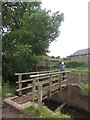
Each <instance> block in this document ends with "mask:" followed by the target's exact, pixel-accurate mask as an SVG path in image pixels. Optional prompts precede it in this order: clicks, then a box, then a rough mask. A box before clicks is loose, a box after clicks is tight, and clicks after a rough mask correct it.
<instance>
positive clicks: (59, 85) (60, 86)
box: [59, 75, 62, 91]
mask: <svg viewBox="0 0 90 120" xmlns="http://www.w3.org/2000/svg"><path fill="white" fill-rule="evenodd" d="M61 88H62V87H61V76H60V75H59V90H60V91H61Z"/></svg>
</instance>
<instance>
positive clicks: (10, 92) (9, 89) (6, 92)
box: [2, 81, 16, 99]
mask: <svg viewBox="0 0 90 120" xmlns="http://www.w3.org/2000/svg"><path fill="white" fill-rule="evenodd" d="M15 93H16V88H15V87H13V86H11V85H10V83H9V81H7V82H4V83H3V84H2V98H3V99H4V98H6V97H10V96H15Z"/></svg>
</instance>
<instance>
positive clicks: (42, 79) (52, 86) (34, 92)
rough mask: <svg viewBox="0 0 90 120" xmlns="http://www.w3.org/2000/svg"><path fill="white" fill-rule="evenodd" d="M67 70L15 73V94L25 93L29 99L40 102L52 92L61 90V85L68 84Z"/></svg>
mask: <svg viewBox="0 0 90 120" xmlns="http://www.w3.org/2000/svg"><path fill="white" fill-rule="evenodd" d="M69 72H70V71H64V72H60V71H59V70H53V71H40V72H29V73H16V74H15V75H16V76H17V81H16V84H17V89H16V92H17V95H18V96H22V95H23V94H27V95H29V96H30V100H31V101H33V102H35V101H38V104H41V103H42V100H43V99H45V98H47V97H48V98H50V97H51V95H52V94H54V93H56V92H58V91H61V90H62V89H63V86H67V85H68V82H69V81H68V77H69ZM63 73H64V74H63Z"/></svg>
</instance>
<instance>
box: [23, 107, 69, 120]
mask: <svg viewBox="0 0 90 120" xmlns="http://www.w3.org/2000/svg"><path fill="white" fill-rule="evenodd" d="M22 113H23V115H24V117H31V118H33V117H34V118H35V117H37V118H49V120H51V119H52V118H70V115H67V114H62V113H59V112H56V113H54V112H53V111H51V110H49V109H48V108H47V107H46V106H44V105H42V106H37V107H34V106H31V107H29V108H27V109H25V110H24V111H23V112H22ZM45 120H46V119H45Z"/></svg>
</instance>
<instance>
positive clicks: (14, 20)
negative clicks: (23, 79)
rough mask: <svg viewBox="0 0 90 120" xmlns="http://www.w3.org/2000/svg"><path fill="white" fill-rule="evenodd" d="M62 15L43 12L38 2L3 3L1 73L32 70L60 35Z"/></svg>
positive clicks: (10, 73)
mask: <svg viewBox="0 0 90 120" xmlns="http://www.w3.org/2000/svg"><path fill="white" fill-rule="evenodd" d="M63 20H64V14H63V13H61V14H60V13H59V12H58V11H57V12H55V13H51V11H50V10H46V9H42V8H41V2H28V3H26V2H5V3H4V2H3V4H2V31H3V41H2V45H3V47H2V52H3V53H2V54H3V69H4V70H3V73H4V74H7V75H6V76H8V75H12V74H13V73H15V72H25V71H30V70H32V68H33V66H35V65H36V64H37V63H38V62H39V61H40V58H41V57H40V56H41V55H45V54H46V53H47V52H48V47H49V45H50V43H51V42H52V41H54V40H55V38H57V37H58V36H59V34H60V31H59V27H60V26H61V22H62V21H63Z"/></svg>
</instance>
